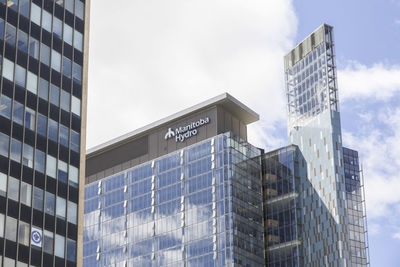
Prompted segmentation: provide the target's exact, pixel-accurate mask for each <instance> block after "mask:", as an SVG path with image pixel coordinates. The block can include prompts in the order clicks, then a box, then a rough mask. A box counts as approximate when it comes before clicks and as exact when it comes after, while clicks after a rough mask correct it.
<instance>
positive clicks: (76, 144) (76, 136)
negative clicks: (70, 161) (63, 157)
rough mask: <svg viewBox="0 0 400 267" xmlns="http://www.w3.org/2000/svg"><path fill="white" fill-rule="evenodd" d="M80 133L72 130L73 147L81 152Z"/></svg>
mask: <svg viewBox="0 0 400 267" xmlns="http://www.w3.org/2000/svg"><path fill="white" fill-rule="evenodd" d="M79 142H80V141H79V133H77V132H75V131H73V130H71V149H72V150H73V151H75V152H79V147H80V145H79Z"/></svg>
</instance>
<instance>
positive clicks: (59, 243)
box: [54, 234, 65, 258]
mask: <svg viewBox="0 0 400 267" xmlns="http://www.w3.org/2000/svg"><path fill="white" fill-rule="evenodd" d="M54 243H55V247H54V255H56V256H57V257H60V258H64V257H65V255H64V248H65V237H63V236H60V235H57V234H56V241H55V242H54Z"/></svg>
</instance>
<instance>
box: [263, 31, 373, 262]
mask: <svg viewBox="0 0 400 267" xmlns="http://www.w3.org/2000/svg"><path fill="white" fill-rule="evenodd" d="M284 62H285V64H284V65H285V79H286V93H287V99H288V103H287V112H288V137H289V143H291V144H293V145H296V146H297V147H298V150H299V154H301V156H300V157H299V158H298V160H297V163H296V161H294V162H295V164H294V172H293V173H291V174H290V175H287V176H288V177H289V178H290V177H291V176H293V175H294V186H293V187H290V190H291V191H290V190H289V192H290V194H291V197H290V198H291V199H293V200H294V201H293V202H294V203H295V204H293V205H292V207H293V209H294V210H295V214H296V216H295V217H294V218H293V220H294V221H296V222H293V223H291V224H296V223H300V227H297V228H296V227H294V228H296V229H297V230H296V231H294V234H295V235H296V236H292V238H291V239H290V241H292V239H293V240H295V241H296V242H292V243H286V242H282V236H281V235H280V240H279V241H278V242H277V244H276V246H274V247H272V248H267V254H268V251H271V250H272V249H275V250H274V251H278V250H280V251H281V252H282V251H283V250H282V249H281V248H285V249H286V248H287V247H288V246H291V247H293V248H296V249H293V253H296V254H295V255H296V256H297V255H298V254H297V253H299V255H300V256H299V260H300V261H299V262H300V263H301V262H303V264H304V265H307V266H357V267H358V266H366V265H367V264H368V256H367V255H368V251H367V250H368V249H367V248H368V244H367V242H366V240H367V239H366V238H365V236H366V235H367V233H366V220H365V206H364V199H363V187H362V183H360V179H359V174H358V172H359V169H358V163H357V162H358V160H357V152H355V151H352V150H349V149H346V148H343V145H342V133H341V125H340V112H339V99H338V88H337V80H336V79H337V77H336V64H335V52H334V41H333V28H332V27H331V26H329V25H326V24H324V25H322V26H320V27H319V28H318V29H317V30H315V31H314V32H313V33H312V34H311V35H310V36H308V37H307V38H306V39H304V40H303V41H302V42H300V43H299V44H298V45H297V46H296V47H295V48H294V49H293V50H292V51H290V52H289V53H288V54H287V55H286V56H285V59H284ZM280 153H282V151H279V153H278V154H280ZM271 156H272V155H271ZM267 157H269V156H267ZM344 157H345V158H346V159H345V160H344ZM346 161H347V163H346ZM351 162H353V163H351ZM279 163H281V162H280V161H279ZM346 164H347V165H346ZM283 165H285V164H283ZM296 165H298V166H297V168H296ZM296 170H297V172H296ZM349 173H350V174H349ZM356 173H357V174H356ZM285 175H286V174H285V173H284V174H283V175H282V177H281V179H283V178H285ZM355 175H357V177H358V178H355ZM267 177H269V176H267ZM278 180H279V178H278ZM264 183H266V184H267V185H269V183H268V181H266V182H264ZM267 188H268V187H267ZM293 190H294V191H293ZM264 192H265V191H264ZM280 195H281V194H280V192H279V191H278V192H277V196H280ZM280 198H289V195H287V194H286V193H285V194H283V193H282V196H280ZM274 199H276V201H281V200H280V199H279V197H278V198H274ZM269 201H270V202H273V201H272V200H269ZM268 208H269V205H268V202H267V208H266V209H267V217H268V216H269V213H268ZM280 223H281V222H280V221H279V227H281V225H280ZM299 230H300V231H299ZM273 238H275V239H276V240H278V238H276V237H273ZM270 254H271V257H272V255H274V257H275V256H276V255H278V253H277V252H274V253H272V252H271V253H270ZM285 257H286V256H285V253H281V254H279V255H278V256H276V257H275V258H274V262H277V263H274V264H270V266H297V265H285V264H284V262H285ZM275 260H276V261H275ZM282 264H283V265H282Z"/></svg>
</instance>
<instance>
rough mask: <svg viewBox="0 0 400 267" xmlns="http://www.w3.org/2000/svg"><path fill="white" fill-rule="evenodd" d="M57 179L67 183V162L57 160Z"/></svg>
mask: <svg viewBox="0 0 400 267" xmlns="http://www.w3.org/2000/svg"><path fill="white" fill-rule="evenodd" d="M57 178H58V180H59V181H61V182H63V183H68V164H67V163H65V162H63V161H62V160H58V177H57Z"/></svg>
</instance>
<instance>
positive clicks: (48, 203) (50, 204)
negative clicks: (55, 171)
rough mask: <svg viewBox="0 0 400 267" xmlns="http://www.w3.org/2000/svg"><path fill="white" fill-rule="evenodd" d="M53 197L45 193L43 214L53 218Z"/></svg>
mask: <svg viewBox="0 0 400 267" xmlns="http://www.w3.org/2000/svg"><path fill="white" fill-rule="evenodd" d="M54 207H55V196H54V194H52V193H49V192H47V191H46V202H45V212H46V213H47V214H50V215H53V216H54Z"/></svg>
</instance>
